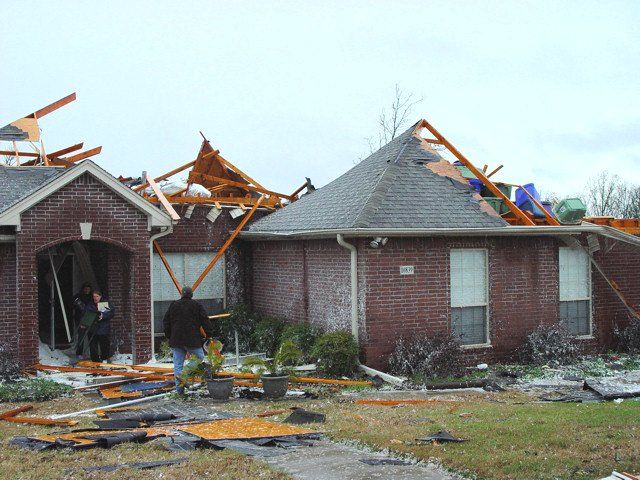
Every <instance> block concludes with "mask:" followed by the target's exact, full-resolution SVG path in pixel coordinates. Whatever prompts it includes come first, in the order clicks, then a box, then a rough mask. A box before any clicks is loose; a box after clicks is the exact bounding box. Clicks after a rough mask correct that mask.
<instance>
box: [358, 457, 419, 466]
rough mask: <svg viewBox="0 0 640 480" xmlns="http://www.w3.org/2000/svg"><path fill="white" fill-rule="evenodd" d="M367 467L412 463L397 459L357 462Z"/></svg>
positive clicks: (362, 459) (365, 459)
mask: <svg viewBox="0 0 640 480" xmlns="http://www.w3.org/2000/svg"><path fill="white" fill-rule="evenodd" d="M359 461H360V462H362V463H366V464H367V465H374V466H375V465H413V463H411V462H409V461H407V460H400V459H399V458H361V459H360V460H359Z"/></svg>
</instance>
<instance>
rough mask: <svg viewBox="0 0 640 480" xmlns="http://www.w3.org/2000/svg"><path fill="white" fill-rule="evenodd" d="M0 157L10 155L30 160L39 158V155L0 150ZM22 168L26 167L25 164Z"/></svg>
mask: <svg viewBox="0 0 640 480" xmlns="http://www.w3.org/2000/svg"><path fill="white" fill-rule="evenodd" d="M0 155H11V156H12V157H32V158H40V154H39V153H35V152H20V151H18V152H16V151H15V150H13V151H11V150H0ZM22 165H23V166H26V165H27V162H25V163H23V164H22Z"/></svg>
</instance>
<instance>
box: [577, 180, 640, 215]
mask: <svg viewBox="0 0 640 480" xmlns="http://www.w3.org/2000/svg"><path fill="white" fill-rule="evenodd" d="M585 203H586V204H587V209H588V211H589V213H590V214H591V215H595V216H611V217H619V218H640V186H638V185H633V184H630V183H627V182H625V181H624V180H622V179H621V178H620V177H619V176H618V175H615V174H613V175H612V174H610V173H609V172H607V171H604V172H601V173H600V174H598V175H596V176H595V177H593V178H591V179H590V180H589V182H588V183H587V189H586V196H585Z"/></svg>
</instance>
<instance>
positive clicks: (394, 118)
mask: <svg viewBox="0 0 640 480" xmlns="http://www.w3.org/2000/svg"><path fill="white" fill-rule="evenodd" d="M421 101H422V98H419V99H417V100H416V99H415V98H414V96H413V93H406V92H403V91H402V89H401V88H400V86H399V85H398V84H396V90H395V96H394V98H393V102H391V106H390V107H389V108H388V109H387V108H383V109H382V112H380V116H379V117H378V127H379V131H378V134H377V136H372V137H366V138H365V140H366V141H367V143H368V145H369V154H371V153H373V152H375V151H376V150H378V149H379V148H381V147H382V146H383V145H386V144H387V143H389V142H390V141H391V140H393V139H394V138H396V137H397V136H398V134H399V133H401V132H402V129H403V128H404V127H405V126H406V125H407V122H409V121H410V118H409V116H410V114H411V110H412V109H413V107H414V106H415V105H416V104H418V103H420V102H421ZM360 160H362V159H360Z"/></svg>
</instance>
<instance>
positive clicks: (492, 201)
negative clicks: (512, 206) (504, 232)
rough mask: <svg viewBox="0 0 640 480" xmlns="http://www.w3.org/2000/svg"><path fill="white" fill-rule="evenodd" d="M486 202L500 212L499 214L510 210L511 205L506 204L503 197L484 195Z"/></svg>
mask: <svg viewBox="0 0 640 480" xmlns="http://www.w3.org/2000/svg"><path fill="white" fill-rule="evenodd" d="M484 200H485V202H487V203H488V204H489V205H491V207H492V208H493V209H494V210H495V211H496V212H498V214H499V215H502V214H503V213H507V212H508V211H509V207H507V205H505V203H504V202H503V201H502V199H501V198H498V197H484Z"/></svg>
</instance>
